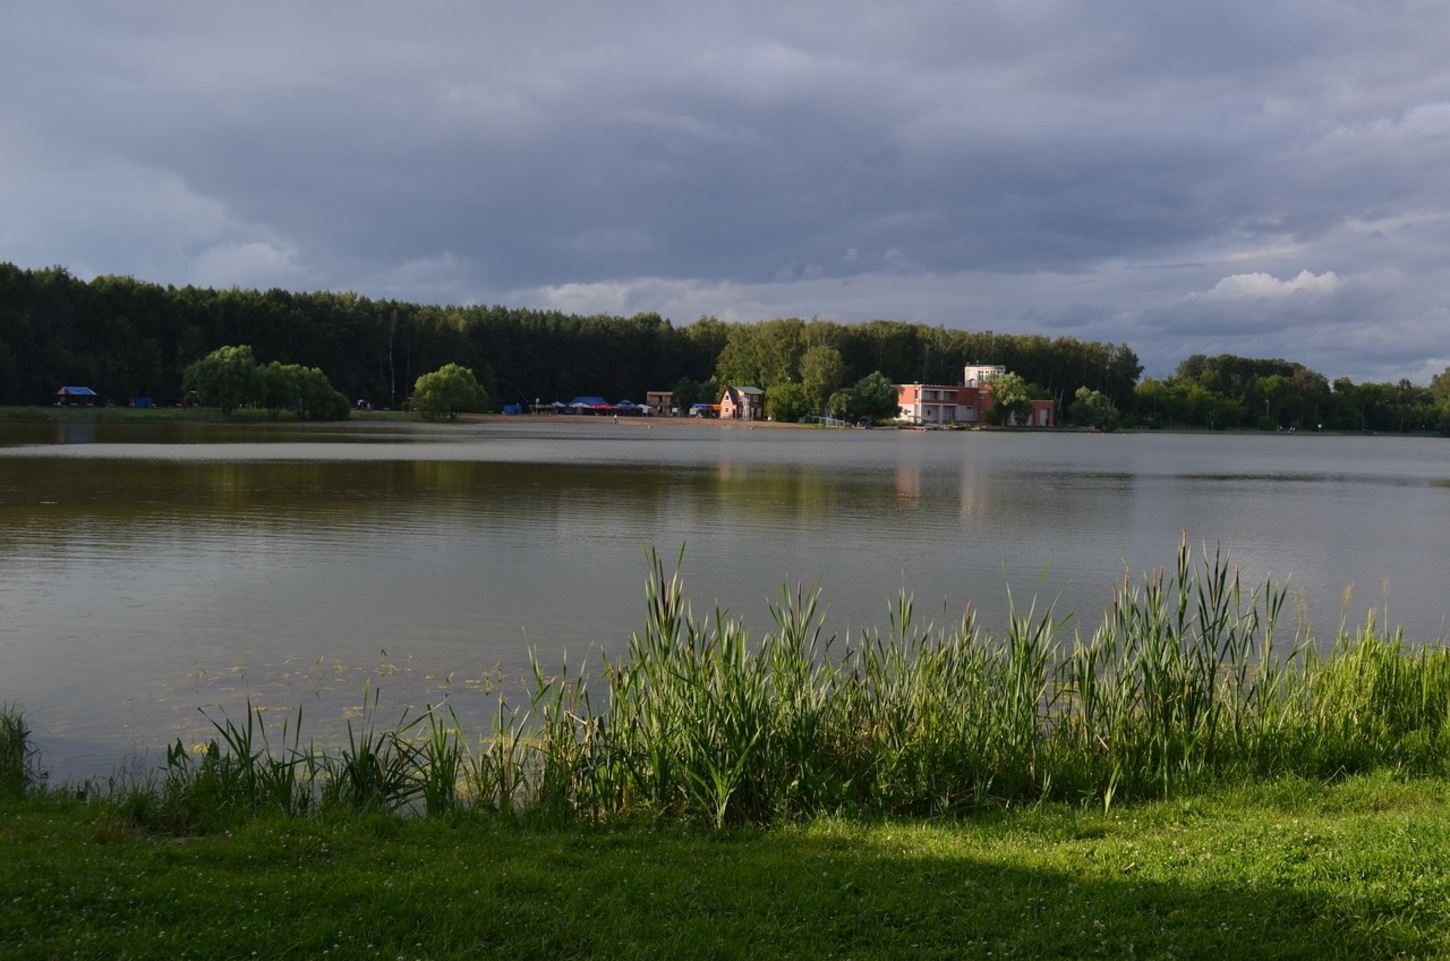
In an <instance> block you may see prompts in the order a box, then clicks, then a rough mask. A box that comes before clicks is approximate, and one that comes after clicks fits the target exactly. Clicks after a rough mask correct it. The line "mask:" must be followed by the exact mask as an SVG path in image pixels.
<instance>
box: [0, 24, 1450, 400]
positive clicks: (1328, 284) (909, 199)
mask: <svg viewBox="0 0 1450 961" xmlns="http://www.w3.org/2000/svg"><path fill="white" fill-rule="evenodd" d="M6 21H7V22H6V28H5V30H4V31H3V33H0V89H3V90H4V91H5V95H4V97H0V260H3V261H9V262H11V263H14V264H17V265H18V266H21V267H33V268H40V267H47V266H51V265H60V266H64V267H67V268H68V269H70V270H71V272H72V273H73V274H75V275H77V276H79V277H82V278H85V279H89V278H91V277H94V276H97V275H101V274H119V275H129V276H132V277H136V278H137V279H140V280H145V281H153V282H157V283H162V284H174V285H177V286H181V285H185V284H195V285H198V286H208V287H218V288H227V287H233V286H237V287H242V288H257V289H268V288H272V287H280V288H284V289H287V290H294V291H304V290H336V291H342V290H351V291H355V292H357V293H359V294H362V295H365V296H368V297H373V298H396V299H400V300H407V301H416V302H421V303H440V304H459V305H463V304H502V305H506V306H510V307H530V308H539V309H558V310H563V311H566V312H571V313H584V314H592V313H606V314H614V315H631V314H634V313H638V312H644V311H652V312H658V313H660V314H662V315H663V316H665V317H667V318H669V319H671V320H672V321H673V322H674V323H675V324H677V325H683V324H688V323H690V322H691V321H693V320H695V319H697V318H699V317H701V316H704V315H712V316H715V317H718V318H720V319H721V320H726V321H731V322H753V321H758V320H765V319H770V318H775V317H802V318H811V317H819V318H821V319H825V320H833V321H837V322H841V323H857V322H861V321H867V320H873V319H886V320H901V321H908V322H914V323H925V324H930V325H933V326H936V325H940V326H944V327H948V328H962V329H967V330H993V331H997V332H999V333H1018V334H1042V335H1045V336H1048V337H1073V338H1077V339H1079V340H1096V341H1110V342H1113V343H1120V342H1122V343H1127V344H1129V345H1130V346H1131V347H1132V348H1133V349H1134V350H1135V351H1136V352H1137V354H1138V356H1139V357H1140V359H1141V360H1142V361H1143V364H1144V368H1145V370H1144V374H1145V376H1158V377H1161V376H1167V375H1169V374H1171V373H1172V371H1173V369H1174V367H1175V366H1176V365H1177V364H1178V362H1179V361H1180V360H1182V359H1183V358H1185V357H1187V356H1189V355H1190V354H1195V353H1202V354H1210V355H1212V354H1220V353H1232V354H1238V355H1240V356H1245V357H1282V358H1284V359H1287V360H1290V361H1295V362H1298V363H1302V364H1304V365H1306V366H1308V367H1311V368H1313V369H1315V370H1317V371H1319V372H1320V373H1322V374H1325V375H1326V376H1328V377H1329V378H1331V379H1334V378H1337V377H1341V376H1348V377H1350V378H1352V379H1353V380H1355V381H1356V382H1364V381H1397V380H1399V379H1400V378H1408V379H1410V380H1411V381H1413V382H1415V383H1420V384H1428V382H1429V379H1430V377H1431V376H1432V375H1434V374H1437V373H1439V372H1440V371H1442V370H1444V369H1446V367H1447V366H1450V4H1447V3H1445V2H1444V0H1252V2H1248V0H1218V2H1215V3H1188V2H1165V0H1010V2H1009V0H1003V2H985V0H891V2H885V0H878V2H862V0H829V2H827V0H791V2H790V3H781V2H779V0H769V2H755V0H711V2H708V3H702V2H699V0H669V2H641V0H610V2H608V3H601V2H598V0H590V2H577V0H541V2H540V0H535V2H523V0H410V2H408V3H402V2H399V0H390V2H378V0H347V2H342V0H285V2H273V0H249V2H247V3H232V4H213V3H197V2H195V0H186V2H169V0H168V2H159V0H127V2H125V3H116V2H114V0H52V2H48V3H44V4H41V3H31V4H23V5H21V6H20V7H18V8H17V9H14V10H11V11H8V12H7V16H6Z"/></svg>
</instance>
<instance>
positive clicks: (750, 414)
mask: <svg viewBox="0 0 1450 961" xmlns="http://www.w3.org/2000/svg"><path fill="white" fill-rule="evenodd" d="M720 418H721V419H722V420H725V419H730V420H765V391H763V390H761V389H760V388H759V387H726V388H725V393H724V394H722V395H720Z"/></svg>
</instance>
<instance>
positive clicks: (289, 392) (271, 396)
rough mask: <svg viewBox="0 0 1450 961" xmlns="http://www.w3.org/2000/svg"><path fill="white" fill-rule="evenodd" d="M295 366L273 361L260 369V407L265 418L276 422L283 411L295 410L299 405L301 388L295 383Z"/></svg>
mask: <svg viewBox="0 0 1450 961" xmlns="http://www.w3.org/2000/svg"><path fill="white" fill-rule="evenodd" d="M298 369H299V368H298V367H297V365H296V364H283V363H282V362H281V361H277V360H274V361H272V362H271V363H270V364H268V365H267V366H266V367H263V368H262V384H263V387H262V406H263V407H265V408H267V416H268V417H270V418H271V419H272V420H276V419H277V418H278V417H281V416H282V412H283V411H284V410H296V409H298V408H300V407H301V406H302V405H301V396H302V393H301V387H300V385H299V384H298V382H297V371H298Z"/></svg>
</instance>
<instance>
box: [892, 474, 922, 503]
mask: <svg viewBox="0 0 1450 961" xmlns="http://www.w3.org/2000/svg"><path fill="white" fill-rule="evenodd" d="M920 498H921V468H919V467H912V466H910V465H907V464H902V465H901V466H900V467H898V468H896V499H897V500H900V501H905V502H906V503H908V504H915V503H916V502H917V500H919V499H920Z"/></svg>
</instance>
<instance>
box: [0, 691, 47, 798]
mask: <svg viewBox="0 0 1450 961" xmlns="http://www.w3.org/2000/svg"><path fill="white" fill-rule="evenodd" d="M30 734H31V732H30V725H29V724H28V723H27V722H26V720H25V715H24V713H22V712H21V710H20V709H19V708H18V707H16V706H14V705H12V704H0V799H3V798H22V797H24V796H25V795H26V794H27V793H29V792H30V790H31V789H32V788H34V787H35V786H37V785H38V784H39V783H40V782H41V781H42V780H43V779H44V774H43V773H42V772H41V770H40V767H39V761H40V753H39V751H37V750H36V747H35V742H34V741H33V740H32V739H31V736H30Z"/></svg>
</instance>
